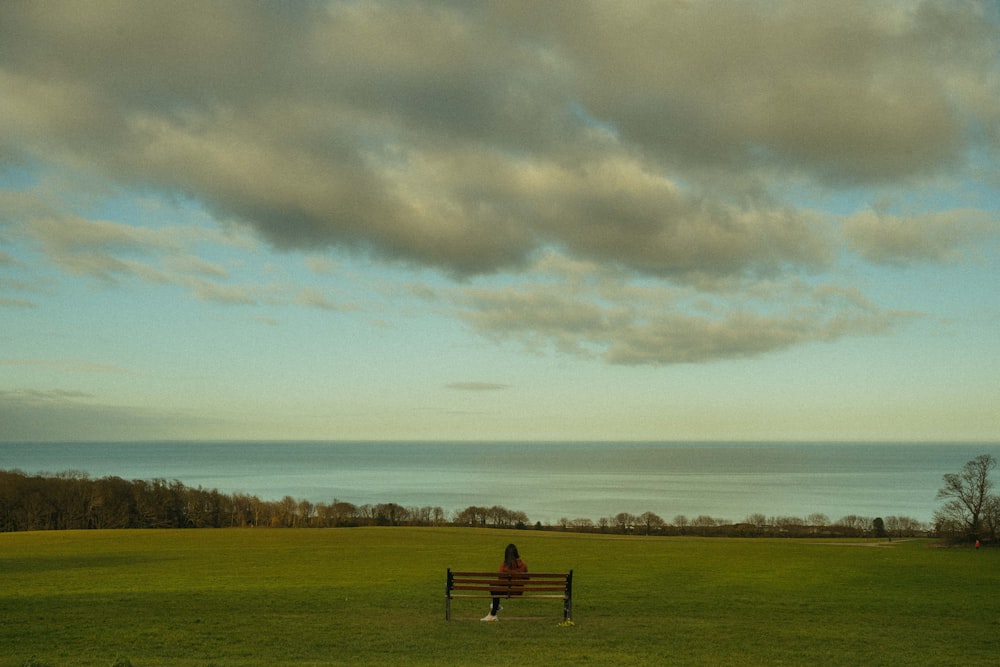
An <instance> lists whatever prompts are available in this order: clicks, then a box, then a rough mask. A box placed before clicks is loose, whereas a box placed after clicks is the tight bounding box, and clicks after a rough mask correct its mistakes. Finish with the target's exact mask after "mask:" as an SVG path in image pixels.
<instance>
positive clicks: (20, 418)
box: [0, 389, 216, 441]
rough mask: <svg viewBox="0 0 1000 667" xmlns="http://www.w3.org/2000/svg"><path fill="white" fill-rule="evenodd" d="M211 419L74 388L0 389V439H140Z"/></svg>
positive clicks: (173, 434) (183, 429)
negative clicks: (106, 399)
mask: <svg viewBox="0 0 1000 667" xmlns="http://www.w3.org/2000/svg"><path fill="white" fill-rule="evenodd" d="M215 425H216V424H215V423H211V422H209V421H208V420H205V419H203V418H197V417H192V416H190V415H185V414H181V413H171V412H167V411H157V410H150V409H144V408H136V407H133V406H128V405H109V404H104V403H101V402H99V401H98V400H96V399H95V397H94V396H91V395H90V394H87V393H84V392H79V391H75V390H67V389H20V390H0V441H34V440H73V441H78V440H121V439H140V440H141V439H149V438H158V437H177V433H179V432H182V433H183V432H191V433H194V432H195V428H196V427H204V426H215Z"/></svg>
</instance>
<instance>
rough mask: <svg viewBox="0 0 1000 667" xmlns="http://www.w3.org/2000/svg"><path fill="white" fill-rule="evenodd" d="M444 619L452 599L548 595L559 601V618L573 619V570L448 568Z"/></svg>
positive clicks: (447, 614)
mask: <svg viewBox="0 0 1000 667" xmlns="http://www.w3.org/2000/svg"><path fill="white" fill-rule="evenodd" d="M456 591H459V592H456ZM444 596H445V605H444V617H445V620H448V621H450V620H451V601H452V599H454V598H494V597H498V598H507V599H510V598H512V597H516V598H552V599H557V600H562V601H563V620H564V621H571V620H573V570H570V571H569V572H456V571H453V570H452V569H451V568H448V583H447V587H446V588H445V593H444Z"/></svg>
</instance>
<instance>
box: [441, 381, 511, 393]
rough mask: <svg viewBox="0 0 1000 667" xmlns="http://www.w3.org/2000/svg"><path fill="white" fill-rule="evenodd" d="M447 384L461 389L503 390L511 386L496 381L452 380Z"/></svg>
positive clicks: (449, 387)
mask: <svg viewBox="0 0 1000 667" xmlns="http://www.w3.org/2000/svg"><path fill="white" fill-rule="evenodd" d="M446 386H447V387H448V389H457V390H459V391H501V390H504V389H509V388H510V385H506V384H498V383H496V382H452V383H450V384H448V385H446Z"/></svg>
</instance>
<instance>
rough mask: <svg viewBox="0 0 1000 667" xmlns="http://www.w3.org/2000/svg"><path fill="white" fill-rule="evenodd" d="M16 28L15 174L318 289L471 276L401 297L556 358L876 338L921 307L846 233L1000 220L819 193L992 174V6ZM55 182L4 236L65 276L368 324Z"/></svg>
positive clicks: (955, 249) (199, 11)
mask: <svg viewBox="0 0 1000 667" xmlns="http://www.w3.org/2000/svg"><path fill="white" fill-rule="evenodd" d="M3 13H4V20H3V21H2V22H0V43H2V44H3V45H4V48H3V49H2V50H0V90H2V91H3V93H4V104H3V105H2V106H0V168H2V167H4V166H5V164H13V165H15V166H18V167H20V166H23V165H41V166H42V167H39V169H42V168H44V169H45V170H48V171H51V172H56V173H69V174H73V175H74V176H75V178H77V179H78V180H79V181H80V182H81V183H90V184H91V189H90V191H88V192H87V193H86V196H81V197H79V199H84V200H85V199H86V198H87V197H91V198H95V199H100V198H101V197H107V196H110V195H108V193H117V192H120V191H122V190H127V191H138V192H142V193H144V194H145V195H147V196H149V195H148V193H153V195H151V196H154V197H161V196H162V197H163V198H164V199H165V200H166V199H169V198H171V197H176V198H180V199H183V200H185V201H191V202H194V203H195V205H197V207H199V209H200V210H203V211H206V212H207V215H208V216H210V218H211V219H212V220H214V221H216V222H218V223H219V224H220V225H221V226H222V228H223V229H224V230H234V229H236V230H251V231H252V233H253V238H255V239H256V238H259V239H263V240H264V241H265V242H267V243H268V244H270V245H271V246H273V247H274V248H277V249H280V250H298V251H302V252H303V253H305V254H306V258H305V260H304V261H305V266H306V268H307V269H309V270H310V271H311V272H312V273H313V274H315V275H317V276H326V275H331V274H333V273H334V272H336V270H337V268H338V266H339V265H338V264H337V263H336V261H335V260H332V259H329V256H328V253H330V254H334V256H336V253H355V254H357V255H359V256H360V257H361V258H362V259H369V258H370V259H372V260H374V261H377V262H390V263H401V264H403V265H404V266H409V267H416V268H418V269H422V268H430V269H433V270H435V271H438V272H440V273H443V274H445V275H446V276H450V277H452V278H454V279H455V280H454V281H453V282H452V283H450V287H448V288H445V289H437V287H436V285H437V284H438V282H437V281H436V280H435V281H434V286H432V285H430V284H429V285H423V286H417V287H415V288H413V293H421V294H423V295H424V296H425V297H427V298H437V299H443V300H444V302H445V303H450V304H452V306H453V308H454V312H455V313H456V314H457V316H458V317H460V318H461V319H463V320H464V321H465V322H467V323H468V324H469V325H470V326H471V327H472V328H473V329H474V330H476V331H479V332H481V333H483V334H484V335H487V336H490V337H494V338H497V339H504V340H507V339H510V340H516V341H519V342H520V343H522V344H525V345H527V346H529V347H533V348H536V349H546V348H555V349H558V350H561V351H567V352H570V353H572V354H579V355H583V356H592V357H595V358H600V359H604V360H606V361H608V362H610V363H617V364H672V363H696V362H702V361H713V360H717V359H732V358H747V357H754V356H758V355H762V354H768V353H771V352H776V351H780V350H784V349H788V348H790V347H793V346H796V345H803V344H808V343H813V342H818V341H826V340H834V339H837V338H841V337H845V336H855V335H871V334H878V333H884V332H888V331H892V330H893V329H894V328H895V327H897V326H901V325H902V324H904V323H905V322H906V321H908V320H909V319H910V318H911V317H913V316H914V315H913V314H910V313H900V312H896V311H894V310H892V309H891V308H886V307H884V306H881V305H879V304H873V303H870V302H868V301H867V300H866V299H865V298H864V295H862V294H860V293H858V292H855V291H853V290H852V289H851V288H850V287H847V286H844V285H843V284H842V280H841V279H838V277H837V276H828V275H826V274H827V273H829V272H831V271H835V270H836V269H837V264H838V262H839V261H841V259H842V257H843V253H844V250H845V248H846V249H849V250H850V251H853V252H854V253H855V254H856V256H857V257H861V258H862V259H863V260H865V261H867V262H871V263H874V264H878V265H882V266H890V267H892V266H904V265H907V264H912V263H915V262H946V261H955V260H956V259H957V258H960V257H965V256H966V255H965V253H968V252H970V251H971V250H973V249H974V248H975V245H976V244H977V243H979V242H981V241H983V240H986V239H994V238H995V237H996V235H997V230H996V225H995V222H992V223H991V222H989V221H985V220H983V216H984V214H983V213H980V212H976V211H973V210H971V209H969V208H955V209H954V210H951V211H942V212H936V213H926V212H923V211H919V210H918V211H915V212H913V213H908V214H906V215H902V214H900V215H897V216H895V217H893V216H890V215H887V214H882V213H872V212H870V211H862V212H860V213H856V214H851V213H850V212H848V213H845V214H844V215H845V217H844V218H841V219H838V218H835V217H834V216H833V215H832V214H826V213H822V212H820V211H818V210H817V209H816V208H815V207H814V206H812V205H811V204H808V203H806V202H807V201H828V200H830V199H835V198H842V197H851V196H852V195H853V193H856V192H858V191H859V190H865V191H867V192H872V191H877V192H878V193H879V194H880V195H881V194H885V193H889V194H890V195H891V194H894V193H896V192H899V191H909V190H913V189H915V188H924V187H929V188H937V189H938V190H939V191H940V190H941V189H942V188H944V187H945V184H948V183H953V182H962V183H966V184H968V183H971V184H972V185H971V186H966V187H976V186H980V185H984V184H986V186H987V187H995V180H991V179H995V173H994V172H995V169H992V167H993V165H994V163H995V161H996V158H997V155H998V151H1000V106H998V105H997V104H996V100H997V99H1000V63H998V61H997V58H996V44H997V42H998V39H1000V16H998V15H997V13H996V11H995V8H993V6H992V4H991V3H988V2H975V1H970V2H962V3H956V2H950V3H943V2H935V1H933V0H926V1H918V2H908V1H902V0H901V1H899V2H893V1H887V2H883V1H876V0H862V1H859V2H848V3H830V2H825V1H822V0H774V1H771V2H767V3H763V4H734V3H732V2H727V1H723V0H705V1H703V2H698V3H688V2H674V3H664V2H644V1H638V2H630V3H627V5H622V4H621V3H605V2H583V1H581V2H572V3H570V2H558V1H557V2H548V3H521V2H504V3H489V4H477V3H428V2H419V1H418V2H408V3H389V2H379V1H378V0H369V1H365V2H330V3H247V2H237V1H232V2H228V1H224V0H222V1H219V2H213V3H210V4H205V3H199V2H179V3H170V4H169V5H162V4H157V3H129V4H125V5H122V4H121V3H112V2H101V1H97V2H92V3H86V4H80V3H78V2H73V1H70V0H66V1H65V2H49V3H46V4H45V6H44V8H42V7H39V6H37V5H35V4H32V3H15V4H13V5H9V6H5V7H4V11H3ZM5 161H6V162H5ZM977 179H978V180H977ZM43 192H45V193H47V192H48V190H47V189H46V188H45V187H43V186H39V188H37V190H36V191H35V192H34V193H23V192H13V191H6V192H0V211H2V212H4V213H5V216H4V218H5V219H0V233H3V234H4V236H5V237H15V236H16V237H17V238H19V239H23V238H25V237H26V238H28V239H30V240H31V241H33V242H35V243H37V244H39V246H40V247H41V248H42V249H43V251H44V253H45V255H46V257H47V258H48V259H49V261H51V262H52V263H53V264H55V265H57V266H59V267H60V268H61V269H62V270H64V271H66V272H69V273H72V274H76V275H85V276H89V277H92V278H94V279H97V280H99V281H103V282H104V283H106V284H108V285H117V284H119V283H123V282H128V281H138V282H143V283H149V284H157V285H168V286H175V287H179V288H181V289H182V290H185V291H186V292H187V293H189V294H191V295H193V296H194V297H195V298H198V299H202V300H206V301H212V302H218V303H226V304H242V305H261V304H267V305H274V304H280V305H298V306H305V307H311V308H318V309H321V310H326V311H339V310H344V309H353V308H357V307H358V306H357V305H356V304H355V303H354V302H353V301H350V302H345V301H344V300H343V299H341V298H338V297H337V296H335V295H331V294H330V293H328V292H327V291H323V290H318V289H316V288H314V287H302V286H299V285H290V284H280V283H276V282H271V283H266V284H259V283H258V282H254V280H252V279H251V280H250V281H248V280H246V279H241V277H240V276H241V275H244V274H241V273H240V272H239V271H238V270H237V267H235V266H233V265H231V264H228V263H226V262H223V261H217V260H214V259H212V258H211V254H210V253H209V252H206V251H205V249H206V247H208V248H212V247H216V246H223V247H235V246H231V245H230V244H236V243H240V244H242V245H243V247H244V249H248V250H250V251H253V250H254V243H255V242H254V241H252V240H249V237H248V236H246V235H244V236H240V235H226V234H224V233H221V232H220V233H216V234H213V233H212V232H210V231H208V230H207V229H205V228H203V227H198V226H195V225H192V226H183V225H177V226H168V227H155V226H152V225H145V224H142V223H139V224H136V225H131V224H125V223H124V222H122V221H119V220H115V219H112V217H111V216H104V217H100V218H98V217H97V216H92V215H90V214H89V213H86V212H82V211H81V210H80V208H85V209H86V208H88V207H86V206H84V207H81V206H72V205H71V202H70V201H69V199H70V198H69V197H68V196H67V198H66V201H57V202H52V201H50V200H48V198H46V197H43V196H42V195H41V194H40V193H43ZM803 193H805V194H803ZM960 196H961V195H959V197H960ZM94 208H98V207H93V206H92V207H89V210H94ZM70 211H72V212H70ZM11 221H14V222H11ZM838 222H839V223H840V224H838ZM338 259H339V258H338ZM2 261H3V258H2V257H0V262H2ZM4 265H5V266H6V265H9V262H4ZM491 277H495V278H498V280H497V282H495V283H489V282H487V279H489V278H491ZM19 301H24V300H23V299H20V300H19V299H17V298H13V299H9V298H8V299H7V300H6V301H5V302H0V305H3V304H6V305H8V306H11V305H23V304H20V303H19Z"/></svg>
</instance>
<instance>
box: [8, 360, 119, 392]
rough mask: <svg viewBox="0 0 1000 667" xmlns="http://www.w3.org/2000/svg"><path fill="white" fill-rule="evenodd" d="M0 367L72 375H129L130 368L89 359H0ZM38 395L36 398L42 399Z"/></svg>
mask: <svg viewBox="0 0 1000 667" xmlns="http://www.w3.org/2000/svg"><path fill="white" fill-rule="evenodd" d="M0 366H29V367H35V368H45V369H48V370H57V371H62V372H70V373H129V372H131V371H130V370H129V369H128V368H124V367H122V366H116V365H114V364H105V363H101V362H96V361H90V360H87V359H0ZM40 396H41V395H37V396H36V397H40Z"/></svg>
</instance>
